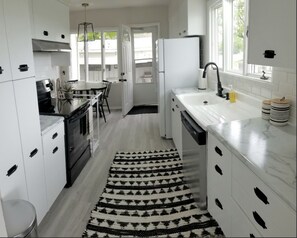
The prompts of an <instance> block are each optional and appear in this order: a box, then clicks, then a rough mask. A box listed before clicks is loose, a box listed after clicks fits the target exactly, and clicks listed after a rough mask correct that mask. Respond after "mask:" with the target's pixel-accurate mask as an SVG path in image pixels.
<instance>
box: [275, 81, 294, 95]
mask: <svg viewBox="0 0 297 238" xmlns="http://www.w3.org/2000/svg"><path fill="white" fill-rule="evenodd" d="M278 92H279V94H281V95H283V96H289V95H293V88H292V85H290V84H288V83H280V84H279V91H278Z"/></svg>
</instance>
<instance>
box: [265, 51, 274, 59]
mask: <svg viewBox="0 0 297 238" xmlns="http://www.w3.org/2000/svg"><path fill="white" fill-rule="evenodd" d="M263 55H264V58H268V59H273V58H274V56H275V55H276V54H275V52H274V50H265V51H264V54H263Z"/></svg>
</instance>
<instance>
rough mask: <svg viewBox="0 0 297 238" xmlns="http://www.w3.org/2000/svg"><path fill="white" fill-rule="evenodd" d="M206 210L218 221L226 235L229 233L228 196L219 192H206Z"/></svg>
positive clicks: (229, 208)
mask: <svg viewBox="0 0 297 238" xmlns="http://www.w3.org/2000/svg"><path fill="white" fill-rule="evenodd" d="M207 203H208V208H207V210H208V211H209V213H210V214H211V215H212V217H213V218H214V219H215V220H216V221H217V222H218V224H219V226H220V227H221V228H222V230H223V232H224V234H225V236H226V237H228V236H230V234H231V216H230V210H232V209H231V207H230V197H229V198H228V197H226V196H224V195H221V194H219V193H215V192H211V193H209V194H208V199H207Z"/></svg>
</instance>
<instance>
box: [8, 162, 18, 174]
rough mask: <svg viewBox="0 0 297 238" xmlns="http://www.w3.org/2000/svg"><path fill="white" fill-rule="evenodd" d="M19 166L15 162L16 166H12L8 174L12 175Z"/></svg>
mask: <svg viewBox="0 0 297 238" xmlns="http://www.w3.org/2000/svg"><path fill="white" fill-rule="evenodd" d="M17 168H18V166H17V165H16V164H15V165H14V166H12V167H11V168H10V169H9V170H7V174H6V176H8V177H9V176H10V175H12V174H13V173H14V172H15V171H16V170H17Z"/></svg>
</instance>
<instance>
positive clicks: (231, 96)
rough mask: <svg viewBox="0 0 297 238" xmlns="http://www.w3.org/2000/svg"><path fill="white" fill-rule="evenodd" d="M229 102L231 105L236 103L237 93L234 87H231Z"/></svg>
mask: <svg viewBox="0 0 297 238" xmlns="http://www.w3.org/2000/svg"><path fill="white" fill-rule="evenodd" d="M229 100H230V102H231V103H233V102H236V93H235V91H234V90H233V87H232V85H230V92H229Z"/></svg>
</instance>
